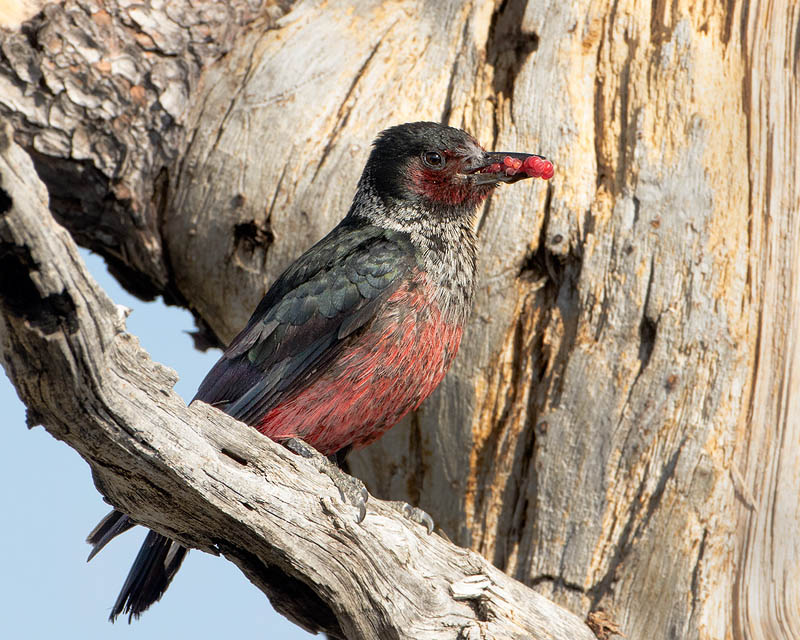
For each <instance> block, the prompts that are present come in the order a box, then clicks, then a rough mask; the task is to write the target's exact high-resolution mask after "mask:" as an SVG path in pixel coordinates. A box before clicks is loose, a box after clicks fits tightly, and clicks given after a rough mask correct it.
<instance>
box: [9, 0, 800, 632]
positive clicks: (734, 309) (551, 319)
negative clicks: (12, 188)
mask: <svg viewBox="0 0 800 640" xmlns="http://www.w3.org/2000/svg"><path fill="white" fill-rule="evenodd" d="M264 4H269V3H256V2H251V3H229V5H225V7H226V8H224V9H220V8H219V7H220V5H219V3H207V5H204V4H203V3H198V2H192V3H189V2H186V3H182V2H176V3H166V4H165V5H163V6H160V5H158V3H155V2H154V3H152V4H151V5H147V7H148V8H146V9H144V8H141V7H139V6H138V5H137V6H136V7H129V6H127V3H119V5H120V6H117V5H116V4H115V3H110V2H105V3H103V5H102V6H103V8H100V6H99V5H98V6H95V4H94V3H93V2H91V1H90V0H74V1H70V2H65V3H63V4H61V5H51V6H49V7H48V8H46V9H45V11H44V13H43V14H40V15H38V16H37V17H35V18H33V19H32V20H31V21H30V22H28V23H26V24H25V25H24V26H23V27H22V28H20V29H17V30H16V31H13V32H11V33H9V34H7V35H4V36H3V40H2V43H0V50H1V51H2V53H3V57H2V59H0V111H2V113H3V115H4V116H5V117H7V118H8V119H10V120H11V122H12V123H13V125H14V127H15V137H16V139H17V140H18V141H19V142H20V143H21V144H22V145H23V146H24V147H25V148H26V150H27V151H28V152H29V153H30V154H31V156H32V157H33V159H34V161H35V163H36V167H37V171H38V172H39V175H40V176H41V177H42V178H43V179H44V181H45V183H46V184H47V186H48V189H49V193H50V202H51V207H52V208H53V210H54V212H55V213H56V214H57V215H58V217H59V219H60V220H61V221H62V222H63V223H64V224H65V226H67V228H68V229H70V231H71V232H72V234H73V236H74V237H75V238H77V239H78V240H79V241H80V242H83V243H84V244H87V245H89V246H91V247H92V248H94V249H96V250H98V251H101V252H102V253H104V255H106V256H107V257H108V259H109V260H110V261H111V262H112V264H113V265H114V267H115V269H116V271H117V273H118V274H119V275H120V277H121V279H122V281H123V283H124V284H125V285H126V286H128V287H129V288H131V289H132V290H134V291H135V292H138V293H139V294H140V295H147V296H153V295H157V294H163V295H165V297H166V298H167V299H168V300H169V301H174V302H180V303H183V304H186V305H187V306H188V307H189V308H191V309H192V310H193V311H194V313H195V314H196V315H197V317H198V319H199V321H200V322H201V326H204V327H206V330H205V332H204V334H205V335H206V336H207V337H209V338H210V339H212V340H213V339H216V338H218V339H219V340H221V341H223V342H225V341H227V340H229V339H230V338H231V337H232V335H233V334H234V333H235V332H236V331H237V330H238V328H239V327H240V326H241V325H242V324H243V323H244V321H245V320H246V319H247V317H248V316H249V314H250V312H251V310H252V308H253V307H254V306H255V304H256V302H257V301H258V299H259V298H260V296H261V295H262V294H263V292H264V290H265V288H266V287H267V286H268V285H269V283H270V282H271V281H272V280H273V279H274V278H275V276H276V275H277V274H278V273H279V272H280V270H281V269H282V268H283V267H285V266H286V265H287V264H288V263H289V261H290V260H292V259H293V258H294V257H295V256H296V255H298V254H299V253H300V251H301V250H302V249H304V248H305V247H307V246H308V245H309V244H310V243H311V242H313V241H314V240H316V239H317V238H319V237H320V236H321V235H322V234H323V233H324V232H326V231H327V230H328V229H329V228H330V227H331V226H333V224H334V223H335V222H336V221H337V220H338V219H339V218H340V217H341V216H342V214H343V213H344V211H345V210H346V207H347V206H348V204H349V198H350V197H351V195H352V192H353V189H354V186H355V180H356V178H357V174H358V172H359V170H360V168H361V167H362V166H363V162H364V160H365V158H366V153H367V150H368V145H369V142H370V140H371V139H372V137H373V136H374V134H375V133H376V132H377V131H379V130H380V129H382V128H384V127H385V126H387V125H390V124H395V123H399V122H403V121H410V120H419V119H431V120H439V121H444V122H447V123H450V124H453V125H455V126H460V127H463V128H466V129H468V130H470V131H471V132H472V133H473V134H475V135H476V136H477V137H478V138H479V139H480V140H481V141H482V142H484V144H486V145H487V147H488V146H492V147H494V148H497V149H503V148H507V149H509V150H516V149H522V150H532V151H539V152H541V153H544V154H545V155H547V156H549V157H551V158H552V159H553V160H554V162H555V164H556V167H557V173H556V177H555V178H554V180H553V182H552V185H551V186H550V187H547V186H544V185H536V186H531V187H529V188H525V189H517V190H508V191H507V192H506V191H499V192H498V193H497V194H496V195H495V196H494V197H493V198H492V200H491V202H490V203H489V205H488V206H487V207H486V209H485V210H484V211H483V215H482V218H481V241H482V258H481V272H480V277H481V280H480V283H481V284H480V290H479V294H478V299H477V302H476V306H475V310H474V314H473V319H472V322H471V325H470V328H469V330H468V331H467V333H466V334H465V338H464V343H463V345H462V349H461V353H460V354H459V357H458V359H457V362H456V365H455V367H454V370H453V371H452V372H451V373H450V374H449V375H448V377H447V379H446V381H445V383H444V384H443V385H442V387H441V388H440V389H439V391H437V392H436V394H435V395H434V396H433V397H432V398H430V399H429V400H428V402H426V404H425V405H424V407H423V408H422V409H421V410H420V411H418V412H417V413H416V414H415V415H413V416H412V417H411V418H410V419H409V420H407V421H406V423H405V424H403V425H401V426H399V427H397V428H396V429H394V430H393V431H392V432H390V434H389V435H388V436H386V437H385V438H384V439H383V440H382V441H380V442H378V443H377V444H375V445H373V446H371V447H370V448H368V449H367V450H366V451H364V452H361V453H359V454H357V455H354V456H351V458H350V465H351V469H352V470H353V471H354V472H355V473H356V475H359V476H360V477H362V478H364V479H366V480H367V481H368V484H369V485H370V487H371V489H372V491H373V493H375V494H376V495H378V496H380V497H383V498H408V499H410V500H411V501H413V502H416V503H417V504H419V506H421V507H422V508H424V509H426V510H428V511H429V512H430V513H431V514H432V515H434V517H435V518H436V519H437V522H438V523H439V524H440V525H441V526H442V527H443V528H444V529H445V530H446V531H447V532H448V534H449V535H450V536H451V537H452V538H453V539H454V540H455V541H456V542H458V543H459V544H462V545H464V546H467V547H469V548H471V549H474V550H476V551H478V552H480V553H481V554H482V555H483V556H484V557H486V558H487V559H489V560H490V561H491V562H492V563H493V564H495V565H496V566H497V567H499V568H500V569H502V570H503V571H505V572H506V573H508V574H510V575H511V576H513V577H515V578H517V579H518V580H520V581H522V582H523V583H525V584H527V585H530V586H533V587H534V588H535V589H536V590H538V591H540V592H541V593H544V594H546V595H548V596H549V597H551V598H553V599H554V600H555V601H556V602H558V603H560V604H563V605H565V606H566V607H568V608H569V609H571V610H573V611H575V612H577V613H580V614H585V613H586V612H587V611H589V610H592V609H596V608H599V607H603V608H605V609H607V610H610V611H611V612H613V615H614V617H615V618H616V620H617V622H619V623H620V624H621V626H622V628H623V630H624V632H625V634H626V636H627V637H629V638H635V639H639V638H647V639H650V638H656V639H658V638H673V637H679V638H709V639H711V638H724V637H732V638H754V639H760V638H776V639H780V638H794V637H799V636H800V616H798V613H797V611H798V610H800V608H799V607H798V604H799V602H798V601H799V600H800V587H798V585H800V553H798V552H799V551H800V549H798V543H797V542H796V540H797V539H798V529H800V527H799V526H798V525H799V524H800V507H799V506H798V501H797V497H796V496H797V493H798V489H799V488H800V465H797V464H796V462H795V460H794V458H795V457H796V456H795V450H796V448H797V445H798V441H799V440H800V418H798V415H800V411H798V407H797V403H798V402H799V401H798V399H797V398H798V394H797V393H796V392H797V391H798V380H800V369H798V367H800V364H799V363H800V360H799V358H798V356H800V346H799V345H800V343H799V342H798V329H799V328H800V327H798V315H799V314H800V311H799V310H800V285H798V268H799V267H800V264H799V263H800V257H799V256H800V250H798V242H800V168H798V163H797V162H796V158H797V157H798V154H799V152H800V149H799V148H798V147H799V146H800V143H799V142H798V141H800V131H798V126H799V125H798V123H800V91H799V90H798V87H799V86H800V85H799V84H798V68H799V66H800V59H798V51H800V40H799V39H798V38H800V8H798V5H797V3H780V2H770V1H769V0H757V1H755V2H749V3H748V2H743V1H742V0H732V1H731V2H728V3H725V4H724V5H719V4H704V5H697V4H691V3H689V4H681V3H678V2H672V3H669V2H657V3H651V4H638V5H637V4H628V5H619V4H615V5H614V6H613V7H609V6H606V5H605V4H603V3H600V4H597V3H594V4H592V3H586V2H576V1H573V2H567V3H565V2H523V1H515V0H504V1H503V2H499V1H497V2H492V1H482V0H473V1H461V0H441V1H436V2H434V1H433V0H429V1H424V0H398V1H395V2H379V1H377V0H363V1H361V2H358V3H350V2H344V1H341V0H328V1H327V2H313V1H299V2H296V3H290V2H284V3H275V4H274V6H271V7H269V8H265V7H264V6H262V5H264ZM212 5H213V7H212ZM240 5H241V7H243V8H240ZM290 5H291V6H290ZM213 11H216V12H222V13H213ZM267 12H268V13H269V15H268V17H265V16H266V14H267ZM284 13H285V15H283V14H284ZM281 15H282V17H280V16H281Z"/></svg>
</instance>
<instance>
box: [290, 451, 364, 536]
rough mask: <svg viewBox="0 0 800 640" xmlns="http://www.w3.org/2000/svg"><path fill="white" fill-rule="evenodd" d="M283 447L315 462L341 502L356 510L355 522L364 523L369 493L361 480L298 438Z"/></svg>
mask: <svg viewBox="0 0 800 640" xmlns="http://www.w3.org/2000/svg"><path fill="white" fill-rule="evenodd" d="M283 445H284V446H285V447H286V448H287V449H289V451H291V452H292V453H295V454H297V455H299V456H302V457H303V458H307V459H311V460H315V461H316V462H317V470H318V471H319V472H320V473H324V474H325V475H326V476H328V477H329V478H330V479H331V482H333V485H334V486H335V487H336V488H337V489H338V490H339V495H340V496H341V498H342V502H344V503H345V504H350V505H352V506H354V507H355V508H356V509H358V516H356V522H357V523H360V522H363V521H364V518H366V517H367V500H369V492H368V491H367V487H366V486H365V485H364V483H363V482H361V480H359V479H358V478H354V477H353V476H351V475H348V474H346V473H345V472H344V471H342V470H341V469H340V468H339V467H338V466H336V465H335V464H334V463H333V462H331V461H330V460H328V458H326V457H325V456H323V455H322V454H321V453H320V452H319V451H317V450H316V449H314V447H312V446H311V445H309V444H307V443H306V442H303V441H302V440H300V439H299V438H288V439H287V440H284V441H283Z"/></svg>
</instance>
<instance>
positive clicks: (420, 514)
mask: <svg viewBox="0 0 800 640" xmlns="http://www.w3.org/2000/svg"><path fill="white" fill-rule="evenodd" d="M388 504H389V506H390V507H391V508H392V509H394V510H395V511H399V512H400V513H402V514H403V515H404V516H405V517H406V518H408V519H409V520H411V521H412V522H416V523H417V524H421V525H422V526H423V527H425V528H426V529H427V530H428V535H430V534H431V533H432V532H433V527H434V524H433V518H431V517H430V516H429V515H428V513H427V512H426V511H423V510H422V509H420V508H419V507H412V506H411V505H410V504H408V503H407V502H403V501H402V500H391V501H389V503H388Z"/></svg>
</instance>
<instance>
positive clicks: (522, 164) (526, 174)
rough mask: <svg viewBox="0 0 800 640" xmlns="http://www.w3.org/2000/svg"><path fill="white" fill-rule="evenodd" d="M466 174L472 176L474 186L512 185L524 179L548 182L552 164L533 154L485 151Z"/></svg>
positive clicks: (551, 172)
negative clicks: (541, 179) (539, 179)
mask: <svg viewBox="0 0 800 640" xmlns="http://www.w3.org/2000/svg"><path fill="white" fill-rule="evenodd" d="M466 173H469V174H472V175H473V176H474V177H473V180H474V181H475V184H497V183H498V182H506V183H512V182H517V181H518V180H524V179H525V178H543V179H544V180H549V179H550V178H552V177H553V163H552V162H550V161H549V160H548V159H547V158H545V157H544V156H540V155H536V154H534V153H514V152H505V151H487V152H485V153H484V154H483V157H482V158H480V159H479V160H478V161H477V163H476V166H474V167H470V168H469V169H468V170H467V172H466Z"/></svg>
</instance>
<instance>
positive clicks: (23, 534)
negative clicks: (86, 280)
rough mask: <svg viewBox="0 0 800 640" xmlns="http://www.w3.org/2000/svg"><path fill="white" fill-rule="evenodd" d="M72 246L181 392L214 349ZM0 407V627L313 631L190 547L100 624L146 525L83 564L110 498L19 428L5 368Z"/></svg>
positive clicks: (44, 436) (20, 416) (36, 631)
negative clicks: (151, 589) (165, 583)
mask: <svg viewBox="0 0 800 640" xmlns="http://www.w3.org/2000/svg"><path fill="white" fill-rule="evenodd" d="M81 253H82V255H83V257H84V260H86V262H87V265H88V266H89V270H90V271H91V272H92V274H93V275H94V277H95V279H96V280H97V281H98V282H99V283H100V286H101V287H103V289H105V291H106V292H107V293H108V294H109V295H110V296H111V297H112V298H113V299H114V301H115V302H116V303H118V304H123V305H125V306H126V307H130V308H131V309H133V313H132V314H131V315H130V317H129V318H128V331H130V332H131V333H133V334H135V335H137V336H138V337H139V340H140V341H141V344H142V345H143V346H144V348H145V349H147V350H148V351H149V352H150V355H151V356H152V357H153V359H155V360H157V361H159V362H162V363H164V364H166V365H168V366H170V367H172V368H173V369H175V370H176V371H177V372H178V375H179V376H180V381H179V382H178V384H177V385H176V387H175V389H176V390H177V392H178V393H179V394H181V396H183V398H184V400H189V399H191V397H192V396H193V395H194V392H195V389H196V388H197V386H198V385H199V384H200V381H201V380H202V378H203V376H204V375H205V373H206V371H208V369H210V368H211V366H212V365H213V364H214V362H215V361H216V359H217V357H219V351H213V352H207V353H200V352H199V351H196V350H195V349H194V348H193V346H192V340H191V338H190V337H189V336H188V335H187V334H186V332H187V331H190V330H192V329H193V327H194V325H193V322H192V317H191V315H190V314H189V312H188V311H185V310H183V309H178V308H176V307H167V306H165V305H164V304H163V303H162V302H161V301H157V302H152V303H144V302H142V301H140V300H138V299H136V298H134V297H132V296H130V295H128V294H127V293H125V292H124V291H123V290H122V289H121V288H120V287H119V285H118V284H117V283H116V281H115V280H114V279H113V278H112V277H111V276H109V275H108V273H107V271H106V268H105V264H104V263H103V261H102V259H101V258H99V257H98V256H94V255H90V254H89V253H88V252H87V251H82V252H81ZM0 407H2V415H3V420H2V423H3V429H2V431H1V432H0V509H2V514H3V517H2V523H3V524H2V526H0V548H2V549H3V563H2V569H1V570H0V575H2V579H0V637H3V638H23V639H26V640H27V639H38V638H60V639H61V640H71V639H72V638H80V639H81V640H93V639H95V638H97V639H100V638H102V639H104V640H105V639H112V640H113V639H115V638H148V639H152V640H158V639H161V638H164V639H167V638H169V639H170V640H173V639H174V638H181V637H191V638H193V639H195V640H201V639H203V638H220V637H247V636H250V637H258V638H266V639H275V640H279V639H281V640H282V639H286V640H295V639H298V640H299V639H301V638H312V637H313V636H312V635H310V634H308V633H306V632H305V631H303V630H302V629H300V628H299V627H297V626H295V625H293V624H291V623H290V622H289V621H288V620H286V619H285V618H283V617H282V616H280V615H278V614H277V613H275V612H274V611H273V610H272V607H271V606H270V604H269V601H268V600H267V599H266V596H264V595H263V594H262V593H261V592H260V591H259V590H258V589H256V588H255V587H254V586H253V585H251V584H250V582H249V581H248V580H247V579H246V578H245V577H244V575H242V573H241V572H240V571H239V570H238V569H237V568H236V567H235V566H234V565H233V564H231V563H230V562H228V561H226V560H224V559H222V558H216V557H213V556H210V555H207V554H204V553H201V552H199V551H193V552H192V553H190V554H189V556H188V557H187V559H186V561H185V562H184V563H183V567H182V568H181V570H180V572H179V573H178V575H177V577H176V578H175V580H174V581H173V583H172V585H171V586H170V588H169V590H168V591H167V593H166V594H165V595H164V597H163V598H162V599H161V601H160V602H158V603H157V604H155V605H154V606H153V607H152V608H151V609H150V610H149V611H147V612H146V613H145V614H144V615H143V616H142V617H141V619H139V620H138V621H135V622H134V623H133V624H131V625H128V623H127V619H125V620H123V619H122V618H120V620H118V621H117V623H116V624H113V625H112V624H110V623H109V622H108V621H107V617H108V613H109V611H110V609H111V605H112V604H113V603H114V600H115V599H116V597H117V593H118V591H119V588H120V587H121V586H122V582H123V581H124V579H125V576H126V575H127V573H128V569H129V568H130V565H131V563H132V562H133V558H134V556H135V555H136V552H137V551H138V549H139V545H140V544H141V541H142V539H143V538H144V535H145V529H143V528H142V527H137V528H135V529H134V530H132V531H130V532H128V533H126V534H124V535H123V536H121V537H119V538H117V540H115V541H114V542H112V543H111V544H109V545H108V546H107V547H106V548H105V549H103V551H102V552H101V553H100V554H98V555H97V556H96V557H95V558H94V559H93V560H92V561H91V562H90V563H89V564H87V563H86V556H87V554H88V553H89V546H88V545H87V544H86V543H85V542H84V540H85V538H86V535H87V534H88V533H89V531H91V530H92V528H93V527H94V525H95V524H96V523H97V522H98V521H99V520H100V519H101V518H102V517H103V516H104V515H105V514H106V513H107V512H108V511H109V509H110V508H109V506H108V505H107V504H105V503H104V502H103V500H102V498H101V497H100V494H99V493H97V490H96V489H95V488H94V485H93V484H92V479H91V474H90V472H89V467H88V466H87V465H86V463H85V462H84V461H83V460H82V459H81V458H80V456H78V454H77V453H75V452H74V451H73V450H72V449H70V448H69V447H68V446H67V445H65V444H63V443H61V442H58V441H56V440H55V439H54V438H52V437H51V436H50V435H49V434H48V433H47V432H46V431H45V430H44V429H43V428H42V427H36V428H35V429H32V430H28V429H26V427H25V407H24V406H23V405H22V403H21V402H20V400H19V398H18V397H17V395H16V392H15V390H14V387H13V386H12V385H11V383H10V382H9V380H8V378H6V376H5V374H4V373H2V374H0Z"/></svg>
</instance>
